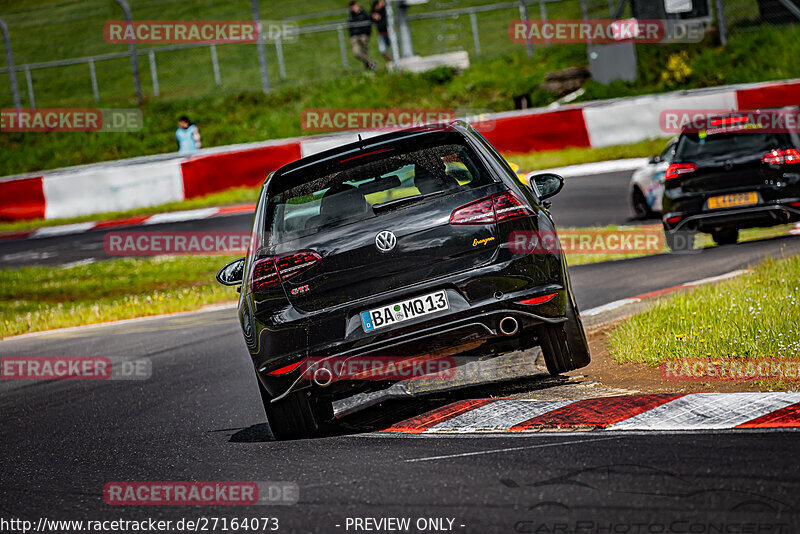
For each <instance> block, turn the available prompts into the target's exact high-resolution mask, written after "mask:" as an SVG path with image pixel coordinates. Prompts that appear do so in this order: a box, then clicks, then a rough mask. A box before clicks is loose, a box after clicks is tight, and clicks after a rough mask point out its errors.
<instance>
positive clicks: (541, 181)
mask: <svg viewBox="0 0 800 534" xmlns="http://www.w3.org/2000/svg"><path fill="white" fill-rule="evenodd" d="M530 181H531V183H532V184H533V185H534V186H536V190H537V191H538V192H539V198H540V199H542V200H544V199H546V198H550V197H552V196H554V195H555V194H557V193H558V192H559V191H561V189H562V188H563V187H564V179H563V178H562V177H561V176H559V175H557V174H550V173H546V174H537V175H536V176H531V179H530Z"/></svg>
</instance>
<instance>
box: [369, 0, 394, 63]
mask: <svg viewBox="0 0 800 534" xmlns="http://www.w3.org/2000/svg"><path fill="white" fill-rule="evenodd" d="M372 21H373V22H374V23H375V28H376V29H377V30H378V51H379V52H380V53H381V55H382V56H383V59H385V60H386V70H392V67H393V63H392V56H391V54H390V53H389V49H390V48H391V46H392V45H391V42H390V41H389V25H388V19H387V18H386V0H373V2H372Z"/></svg>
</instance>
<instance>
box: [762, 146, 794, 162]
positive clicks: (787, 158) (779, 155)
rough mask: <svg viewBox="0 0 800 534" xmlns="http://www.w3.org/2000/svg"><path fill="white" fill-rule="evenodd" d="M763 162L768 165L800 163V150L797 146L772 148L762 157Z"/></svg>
mask: <svg viewBox="0 0 800 534" xmlns="http://www.w3.org/2000/svg"><path fill="white" fill-rule="evenodd" d="M761 162H762V163H766V164H767V165H791V164H794V163H800V151H798V150H797V149H796V148H786V149H782V148H778V149H775V150H770V151H769V152H767V153H766V154H764V155H763V156H762V157H761Z"/></svg>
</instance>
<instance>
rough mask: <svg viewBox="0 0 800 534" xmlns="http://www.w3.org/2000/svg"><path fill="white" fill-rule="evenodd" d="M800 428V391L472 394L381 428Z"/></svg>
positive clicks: (463, 430)
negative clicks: (577, 396)
mask: <svg viewBox="0 0 800 534" xmlns="http://www.w3.org/2000/svg"><path fill="white" fill-rule="evenodd" d="M758 428H800V393H797V392H780V393H690V394H654V395H623V396H617V397H602V398H595V399H584V400H566V401H540V400H518V399H471V400H464V401H458V402H454V403H452V404H448V405H447V406H444V407H442V408H438V409H436V410H432V411H430V412H427V413H425V414H422V415H419V416H416V417H412V418H410V419H407V420H405V421H402V422H400V423H396V424H394V425H392V426H391V427H389V428H386V429H384V430H382V431H381V432H388V433H395V432H396V433H412V434H441V433H445V434H469V433H480V432H531V431H541V430H569V429H572V430H605V431H609V430H618V431H631V430H635V431H650V430H657V431H658V430H663V431H672V430H695V431H696V430H728V429H758Z"/></svg>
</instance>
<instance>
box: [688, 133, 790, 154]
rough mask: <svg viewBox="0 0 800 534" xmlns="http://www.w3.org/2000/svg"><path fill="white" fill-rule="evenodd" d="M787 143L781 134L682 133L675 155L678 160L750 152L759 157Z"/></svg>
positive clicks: (786, 139) (786, 138)
mask: <svg viewBox="0 0 800 534" xmlns="http://www.w3.org/2000/svg"><path fill="white" fill-rule="evenodd" d="M787 143H789V139H788V136H787V135H786V134H782V133H766V132H763V133H762V132H759V133H755V132H753V131H745V132H720V133H714V134H708V133H706V132H698V133H684V134H682V135H681V138H680V141H678V149H677V151H676V154H675V155H676V157H677V158H678V159H692V158H705V157H718V156H725V155H726V154H731V155H742V154H747V153H751V152H752V153H753V155H758V156H761V155H763V154H766V153H767V152H769V151H770V150H773V149H775V148H782V147H785V146H787Z"/></svg>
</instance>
